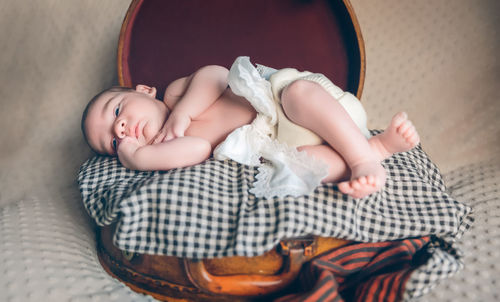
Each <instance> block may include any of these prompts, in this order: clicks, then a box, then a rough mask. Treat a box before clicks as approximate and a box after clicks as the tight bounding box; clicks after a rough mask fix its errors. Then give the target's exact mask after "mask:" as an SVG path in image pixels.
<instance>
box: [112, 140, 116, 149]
mask: <svg viewBox="0 0 500 302" xmlns="http://www.w3.org/2000/svg"><path fill="white" fill-rule="evenodd" d="M112 144H113V149H114V150H115V151H116V138H113V141H112Z"/></svg>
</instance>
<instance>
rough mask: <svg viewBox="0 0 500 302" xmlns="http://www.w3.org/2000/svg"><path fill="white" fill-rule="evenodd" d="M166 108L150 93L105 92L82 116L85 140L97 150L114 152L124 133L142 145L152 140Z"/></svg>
mask: <svg viewBox="0 0 500 302" xmlns="http://www.w3.org/2000/svg"><path fill="white" fill-rule="evenodd" d="M168 114H169V110H168V108H167V106H166V105H165V104H164V103H163V102H161V101H158V100H156V99H155V98H154V97H153V96H151V95H148V94H146V93H143V92H137V91H121V92H105V93H104V94H102V95H101V96H100V97H99V98H98V99H97V100H96V101H95V102H94V103H93V104H92V105H91V107H90V108H89V110H88V113H87V119H86V120H85V124H84V127H85V131H86V135H87V140H88V143H89V145H90V147H92V148H93V149H94V150H95V151H96V152H98V153H101V154H109V155H115V154H116V149H117V146H118V144H119V143H120V141H121V140H122V139H123V138H125V137H126V136H130V137H133V138H136V139H137V140H138V141H139V143H140V144H141V145H146V144H149V143H151V142H152V140H153V138H154V137H155V136H156V134H157V133H158V131H159V130H160V129H161V127H162V126H163V124H164V122H165V120H166V118H167V115H168Z"/></svg>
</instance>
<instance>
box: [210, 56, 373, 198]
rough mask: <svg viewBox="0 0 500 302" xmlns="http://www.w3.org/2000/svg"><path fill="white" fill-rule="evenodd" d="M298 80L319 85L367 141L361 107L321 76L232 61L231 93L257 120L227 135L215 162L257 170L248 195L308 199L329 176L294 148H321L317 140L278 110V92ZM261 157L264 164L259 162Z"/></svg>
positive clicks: (322, 165) (241, 59)
mask: <svg viewBox="0 0 500 302" xmlns="http://www.w3.org/2000/svg"><path fill="white" fill-rule="evenodd" d="M298 78H301V79H306V80H310V81H314V82H317V83H319V84H320V85H321V86H323V87H324V88H325V89H327V91H328V92H330V93H331V94H332V95H333V96H334V97H335V98H336V99H337V100H339V102H340V103H341V104H342V105H343V106H344V108H345V109H346V110H347V111H348V113H349V114H350V115H351V117H352V118H353V120H354V121H355V123H356V124H357V125H358V126H359V127H360V129H361V131H362V132H363V134H365V136H367V137H369V132H368V130H367V128H366V113H365V111H364V109H363V107H362V106H361V105H360V102H359V101H358V100H357V98H356V97H354V96H352V95H351V94H349V93H344V92H343V91H342V90H341V89H340V88H338V87H336V86H335V85H333V84H332V83H331V82H330V81H329V80H328V79H327V78H326V77H324V76H323V75H321V74H312V73H310V72H298V71H297V70H295V69H292V68H287V69H282V70H279V71H278V70H276V69H273V68H269V67H266V66H263V65H259V64H257V67H254V66H253V65H252V63H250V59H249V57H238V58H236V60H235V61H234V63H233V65H232V66H231V69H230V71H229V78H228V82H229V86H230V88H231V90H232V91H233V92H234V93H235V94H237V95H239V96H242V97H244V98H246V99H247V100H248V101H249V102H250V103H251V104H252V106H253V107H254V108H255V110H256V111H257V116H256V118H255V119H254V121H253V122H252V123H251V124H248V125H244V126H242V127H240V128H238V129H236V130H234V131H233V132H232V133H230V134H229V135H228V136H227V138H226V139H225V140H224V141H223V142H222V143H220V144H219V145H218V146H217V147H216V148H215V150H214V157H215V158H216V159H218V160H226V159H232V160H235V161H236V162H238V163H241V164H245V165H250V166H259V173H258V174H257V176H256V181H255V182H254V184H253V188H251V189H250V193H252V194H254V195H255V196H257V197H265V198H272V197H274V196H277V197H284V196H286V195H291V196H295V197H296V196H301V195H307V194H310V193H312V192H313V191H314V189H315V188H316V187H317V186H318V185H320V183H321V180H322V179H323V178H324V177H326V176H327V175H328V166H327V165H326V164H325V163H324V162H323V161H321V160H319V159H315V158H314V157H311V156H309V155H307V154H306V153H305V152H299V151H297V149H296V147H297V146H301V145H311V144H319V143H321V138H319V137H318V136H317V135H316V134H314V133H313V132H311V131H309V130H308V129H305V128H303V127H301V126H299V125H296V124H294V123H292V122H291V121H289V120H288V119H287V118H286V116H285V114H284V113H283V111H282V109H281V105H279V103H280V99H279V95H280V92H281V90H282V89H283V88H285V87H286V86H287V85H288V84H290V83H291V82H292V81H293V80H295V79H298ZM273 96H274V97H273ZM343 103H345V104H347V105H345V104H343ZM292 133H293V134H292ZM297 138H298V139H297ZM261 158H262V159H264V160H263V161H262V162H261V160H260V159H261Z"/></svg>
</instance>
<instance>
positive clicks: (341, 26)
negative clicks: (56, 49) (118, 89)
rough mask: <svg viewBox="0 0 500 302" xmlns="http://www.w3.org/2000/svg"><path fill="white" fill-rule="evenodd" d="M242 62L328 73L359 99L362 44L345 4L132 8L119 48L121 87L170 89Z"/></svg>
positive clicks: (220, 2) (152, 0)
mask: <svg viewBox="0 0 500 302" xmlns="http://www.w3.org/2000/svg"><path fill="white" fill-rule="evenodd" d="M241 55H245V56H249V57H250V58H251V60H252V62H253V63H259V64H263V65H267V66H270V67H274V68H284V67H294V68H297V69H299V70H309V71H313V72H318V73H323V74H325V75H326V76H327V77H328V78H330V79H331V80H332V81H333V82H334V83H335V84H336V85H337V86H339V87H340V88H342V89H343V90H347V91H349V92H351V93H353V94H355V95H356V96H357V97H358V98H360V97H361V93H362V89H363V84H364V76H365V50H364V42H363V38H362V35H361V31H360V28H359V24H358V21H357V19H356V16H355V14H354V11H353V9H352V7H351V4H350V3H349V1H348V0H344V1H341V0H273V1H269V0H253V1H246V0H212V1H206V0H188V1H186V0H169V1H163V0H133V1H132V3H131V5H130V7H129V10H128V12H127V15H126V17H125V20H124V22H123V25H122V30H121V33H120V39H119V46H118V77H119V82H120V85H123V86H129V87H133V86H135V85H137V84H141V83H143V84H147V85H151V86H155V87H156V88H157V89H158V96H159V97H163V94H164V90H165V88H166V86H167V85H168V84H169V83H170V82H171V81H173V80H175V79H177V78H179V77H182V76H187V75H189V74H191V73H192V72H194V71H196V70H197V69H198V68H199V67H201V66H204V65H210V64H217V65H222V66H226V67H228V68H229V67H230V66H231V64H232V62H233V60H234V59H235V58H236V57H238V56H241Z"/></svg>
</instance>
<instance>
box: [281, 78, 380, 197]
mask: <svg viewBox="0 0 500 302" xmlns="http://www.w3.org/2000/svg"><path fill="white" fill-rule="evenodd" d="M281 104H282V106H283V110H284V112H285V114H286V115H287V117H288V118H289V119H290V120H291V121H293V122H294V123H296V124H298V125H300V126H303V127H305V128H307V129H309V130H311V131H313V132H315V133H316V134H318V135H319V136H321V137H322V138H323V139H324V140H325V141H326V142H327V143H328V144H329V145H330V146H331V147H332V148H333V149H334V150H335V151H336V152H337V153H338V154H339V155H340V156H341V157H342V158H343V159H344V161H345V163H346V165H347V167H348V168H349V170H350V181H347V182H343V183H340V184H339V188H340V190H341V191H343V192H344V193H347V194H349V195H351V196H353V197H356V198H358V197H363V196H366V195H369V194H371V193H373V192H376V191H378V190H379V189H380V188H381V187H382V186H383V185H384V183H385V169H384V167H383V166H382V165H381V164H380V159H379V157H378V156H377V155H376V153H375V152H373V150H372V148H371V146H370V144H369V143H368V140H367V139H366V138H365V137H364V136H363V134H362V133H361V131H360V130H359V128H358V127H357V126H356V124H355V123H354V121H353V120H352V119H351V117H350V116H349V114H348V113H347V112H346V111H345V109H344V108H343V107H342V105H340V103H339V102H338V101H337V100H336V99H334V98H333V96H331V95H330V94H329V93H328V92H327V91H326V90H325V89H323V87H321V86H320V85H319V84H317V83H314V82H311V81H306V80H297V81H295V82H293V83H291V84H290V85H289V86H287V87H286V88H285V89H284V90H283V92H282V96H281Z"/></svg>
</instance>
